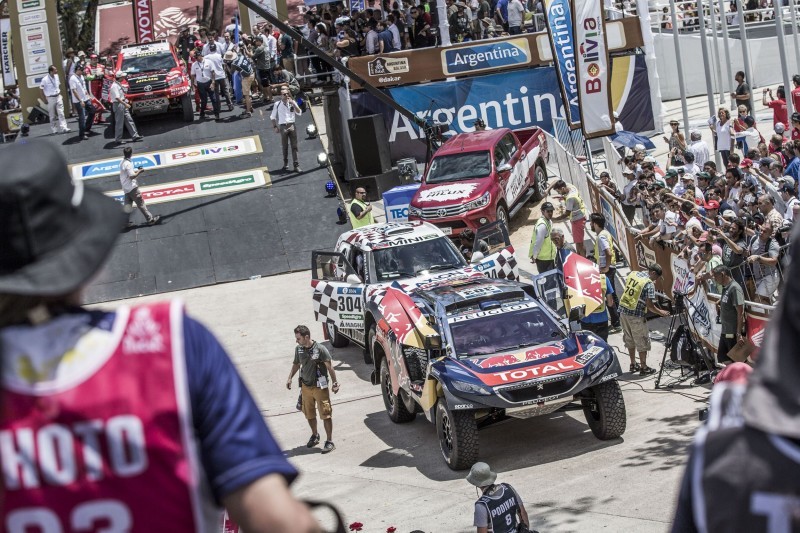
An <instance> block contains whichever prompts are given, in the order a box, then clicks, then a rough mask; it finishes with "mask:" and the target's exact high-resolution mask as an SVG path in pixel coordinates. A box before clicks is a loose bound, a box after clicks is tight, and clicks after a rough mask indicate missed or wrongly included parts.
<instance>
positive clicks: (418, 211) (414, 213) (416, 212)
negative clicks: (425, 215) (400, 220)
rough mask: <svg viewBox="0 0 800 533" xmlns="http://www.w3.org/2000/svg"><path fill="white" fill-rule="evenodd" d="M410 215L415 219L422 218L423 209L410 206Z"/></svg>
mask: <svg viewBox="0 0 800 533" xmlns="http://www.w3.org/2000/svg"><path fill="white" fill-rule="evenodd" d="M408 215H409V216H414V217H421V216H422V209H420V208H419V207H414V206H413V205H410V206H408Z"/></svg>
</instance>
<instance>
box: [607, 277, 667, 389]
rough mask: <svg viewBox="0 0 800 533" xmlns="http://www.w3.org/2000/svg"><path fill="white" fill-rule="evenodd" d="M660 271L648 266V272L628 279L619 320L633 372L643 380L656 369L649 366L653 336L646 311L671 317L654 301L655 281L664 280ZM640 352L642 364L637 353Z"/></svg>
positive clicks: (623, 292) (621, 301) (620, 304)
mask: <svg viewBox="0 0 800 533" xmlns="http://www.w3.org/2000/svg"><path fill="white" fill-rule="evenodd" d="M661 274H662V270H661V267H660V266H658V265H656V264H651V265H648V267H647V271H646V272H645V271H633V272H631V273H630V274H628V277H627V278H625V288H624V289H623V291H622V297H621V298H620V300H619V313H620V315H619V317H620V322H621V323H622V342H624V343H625V347H626V348H627V349H628V355H629V356H630V358H631V368H630V371H631V372H636V371H637V370H638V371H639V375H640V376H647V375H650V374H654V373H655V371H656V369H655V368H650V367H648V366H647V352H649V351H650V332H649V331H648V329H647V318H646V316H645V315H646V314H647V311H650V312H651V313H654V314H656V315H660V316H668V315H669V313H667V312H666V311H662V310H661V309H658V308H657V307H656V306H655V304H654V303H653V300H654V299H655V297H656V287H655V285H654V284H653V282H654V281H655V280H657V279H658V278H660V277H661ZM637 351H638V352H639V364H637V363H636V352H637Z"/></svg>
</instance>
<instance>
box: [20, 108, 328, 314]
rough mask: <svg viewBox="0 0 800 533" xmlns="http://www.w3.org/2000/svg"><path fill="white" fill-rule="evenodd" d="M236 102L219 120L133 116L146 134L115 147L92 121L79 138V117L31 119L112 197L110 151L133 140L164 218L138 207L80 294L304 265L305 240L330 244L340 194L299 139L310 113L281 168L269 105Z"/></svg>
mask: <svg viewBox="0 0 800 533" xmlns="http://www.w3.org/2000/svg"><path fill="white" fill-rule="evenodd" d="M224 107H225V106H224V104H223V108H224ZM239 111H240V110H239V109H236V110H234V111H233V112H225V111H223V113H222V122H220V123H216V122H214V121H213V120H210V121H209V120H207V121H205V122H197V121H195V122H193V123H185V122H182V121H181V119H180V117H177V116H170V115H160V116H154V117H149V118H144V117H143V118H139V119H137V121H136V122H137V127H138V129H139V132H140V133H141V134H142V135H144V136H145V139H144V141H143V142H136V143H131V142H128V143H127V144H124V145H122V146H119V147H115V146H114V145H113V142H112V141H113V134H112V133H111V132H110V131H105V130H106V128H105V127H104V126H97V125H96V126H95V131H97V132H98V133H100V134H99V135H95V136H93V137H91V138H90V139H89V140H86V141H82V142H78V136H77V124H76V123H75V120H74V119H73V120H69V121H68V123H69V127H70V128H71V129H72V130H73V131H72V133H66V134H62V135H50V127H49V124H45V125H42V126H35V127H33V128H31V138H40V139H42V140H45V141H47V142H50V143H54V144H56V145H57V146H59V148H61V150H62V152H63V153H64V154H65V156H66V158H67V161H68V162H69V163H70V165H71V171H72V173H73V176H74V178H76V179H83V180H84V184H85V185H86V186H87V187H92V188H95V189H97V190H100V191H103V192H105V193H109V194H111V195H112V196H117V197H119V195H120V194H121V191H120V182H119V172H118V170H116V168H117V162H116V160H118V159H121V158H122V148H123V147H125V146H131V147H132V148H133V150H134V163H135V164H136V165H142V166H143V167H145V168H146V171H145V172H143V173H142V174H141V176H140V179H139V185H140V189H141V190H142V192H143V195H144V196H145V201H146V202H147V204H148V208H149V209H150V211H151V212H152V213H153V214H154V215H161V221H160V223H159V224H158V225H155V226H147V225H146V224H145V221H144V217H143V216H142V214H141V213H139V211H138V210H136V209H135V210H134V212H133V213H132V214H131V220H132V221H133V222H134V223H135V224H136V225H135V226H134V227H132V228H130V229H129V230H127V231H124V232H123V233H122V234H121V235H120V238H119V241H118V242H117V245H116V247H115V249H114V253H113V254H112V256H111V257H110V259H109V261H108V262H107V264H106V265H105V267H104V268H103V270H102V271H101V272H100V273H99V275H98V276H97V278H96V279H95V280H94V281H93V283H92V284H91V286H90V287H88V289H87V291H86V294H85V300H86V301H87V303H94V302H101V301H108V300H116V299H120V298H130V297H134V296H140V295H146V294H153V293H159V292H166V291H173V290H180V289H187V288H192V287H198V286H202V285H211V284H214V283H221V282H226V281H236V280H241V279H246V278H249V277H250V276H256V275H260V276H267V275H273V274H279V273H283V272H290V271H296V270H305V269H307V268H309V266H310V264H311V253H310V252H311V250H313V249H318V248H332V247H333V246H334V244H335V242H336V238H337V236H338V235H339V233H341V227H340V226H338V225H337V224H336V222H337V220H338V217H337V216H336V207H337V201H336V199H335V198H333V199H332V198H326V197H325V182H326V181H327V180H328V172H327V169H326V168H325V167H320V166H319V165H318V163H317V155H318V154H319V153H320V152H324V149H323V147H322V144H321V142H320V140H319V139H318V138H314V139H309V138H306V137H307V136H306V134H305V131H306V126H307V125H308V124H311V123H312V118H311V113H309V112H306V113H304V114H303V115H302V116H300V117H299V118H298V123H297V133H298V135H297V136H298V158H299V162H300V167H301V168H302V171H301V172H299V173H297V172H293V171H289V172H284V171H283V170H282V167H283V160H282V159H283V157H282V153H281V142H280V136H279V135H278V134H277V133H275V131H274V130H273V129H272V125H271V122H270V120H269V113H270V108H267V107H266V106H262V107H256V109H255V110H254V111H255V112H254V113H253V116H252V117H251V118H249V119H240V118H239V117H238V116H236V115H238V113H239ZM221 155H224V157H220V156H221ZM289 158H290V161H289V164H290V166H291V155H290V156H289ZM109 160H112V161H109ZM115 193H116V194H115Z"/></svg>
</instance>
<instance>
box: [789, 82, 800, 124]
mask: <svg viewBox="0 0 800 533" xmlns="http://www.w3.org/2000/svg"><path fill="white" fill-rule="evenodd" d="M798 106H800V87H795V88H794V89H792V107H793V108H794V110H795V111H797V110H798V109H800V107H798ZM787 126H788V124H787Z"/></svg>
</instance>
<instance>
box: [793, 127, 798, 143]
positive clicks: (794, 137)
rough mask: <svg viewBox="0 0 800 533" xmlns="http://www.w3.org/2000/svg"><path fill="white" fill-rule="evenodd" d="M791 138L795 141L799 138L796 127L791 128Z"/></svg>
mask: <svg viewBox="0 0 800 533" xmlns="http://www.w3.org/2000/svg"><path fill="white" fill-rule="evenodd" d="M792 140H793V141H797V140H800V130H799V129H797V128H792Z"/></svg>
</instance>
